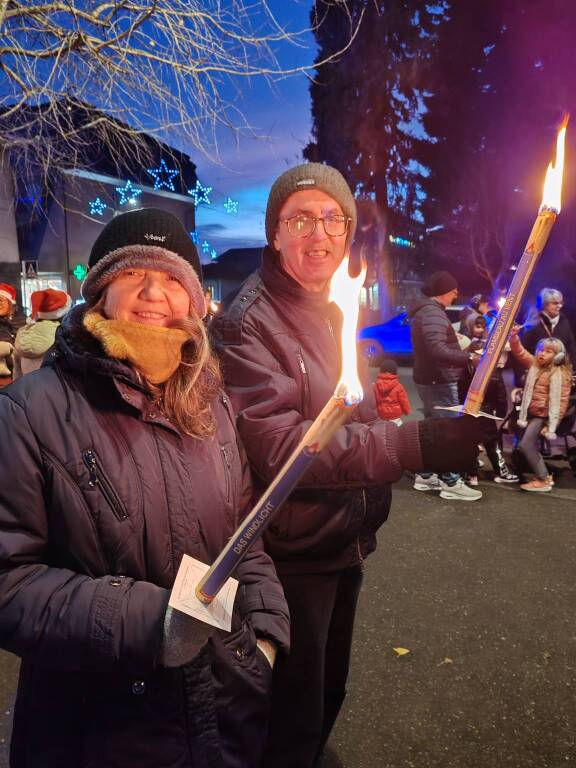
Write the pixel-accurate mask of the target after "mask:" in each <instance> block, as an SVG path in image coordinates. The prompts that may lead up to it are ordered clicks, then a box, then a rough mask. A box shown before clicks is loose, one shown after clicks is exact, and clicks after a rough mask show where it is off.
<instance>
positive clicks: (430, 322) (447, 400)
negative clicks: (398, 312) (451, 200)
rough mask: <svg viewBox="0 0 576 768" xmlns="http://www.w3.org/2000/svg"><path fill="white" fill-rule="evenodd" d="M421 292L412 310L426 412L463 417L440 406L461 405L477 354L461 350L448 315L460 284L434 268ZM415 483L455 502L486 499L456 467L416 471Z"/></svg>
mask: <svg viewBox="0 0 576 768" xmlns="http://www.w3.org/2000/svg"><path fill="white" fill-rule="evenodd" d="M422 293H423V294H424V295H423V297H422V299H420V300H419V301H417V302H416V303H415V304H414V305H413V306H412V307H411V309H410V311H409V315H410V317H411V318H412V325H411V329H410V335H411V338H412V348H413V350H414V368H413V372H412V375H413V378H414V383H415V384H416V389H417V390H418V394H419V395H420V398H421V400H422V403H423V404H424V416H425V417H429V416H430V417H433V416H436V417H453V416H458V414H457V413H455V412H453V411H445V410H441V407H442V406H448V407H449V406H454V405H458V403H459V398H458V379H459V378H460V376H461V375H462V373H463V371H464V368H465V367H466V365H467V363H468V361H469V360H470V359H472V358H474V357H475V356H474V355H469V354H468V353H467V352H464V351H463V350H461V349H460V345H459V344H458V338H457V336H456V332H455V331H454V328H453V327H452V324H451V323H450V319H449V318H448V315H447V314H446V307H449V306H450V305H451V304H452V302H453V301H454V300H455V299H456V297H457V296H458V284H457V282H456V279H455V278H454V277H453V276H452V275H451V274H450V273H449V272H435V273H434V274H433V275H431V276H430V277H429V278H428V280H427V281H426V283H425V285H424V287H423V288H422ZM468 469H470V470H473V469H474V467H468ZM427 470H429V468H427ZM414 488H415V490H417V491H429V490H439V491H440V496H441V497H442V498H443V499H452V500H454V501H477V500H478V499H481V498H482V491H479V490H478V489H477V488H470V487H468V486H467V485H466V484H465V483H464V481H463V479H462V477H461V476H460V475H459V474H458V473H457V472H444V473H442V474H441V475H440V477H438V475H436V474H435V473H433V472H430V471H426V472H420V473H418V474H417V475H416V479H415V481H414Z"/></svg>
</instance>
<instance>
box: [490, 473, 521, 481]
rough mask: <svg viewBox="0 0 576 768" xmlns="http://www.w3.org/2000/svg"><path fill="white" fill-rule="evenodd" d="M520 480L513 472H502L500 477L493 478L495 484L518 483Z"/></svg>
mask: <svg viewBox="0 0 576 768" xmlns="http://www.w3.org/2000/svg"><path fill="white" fill-rule="evenodd" d="M519 481H520V478H519V477H518V475H515V474H514V472H504V473H503V474H501V475H495V476H494V482H495V483H518V482H519Z"/></svg>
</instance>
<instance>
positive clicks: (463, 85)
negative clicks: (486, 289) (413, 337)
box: [424, 0, 576, 288]
mask: <svg viewBox="0 0 576 768" xmlns="http://www.w3.org/2000/svg"><path fill="white" fill-rule="evenodd" d="M447 17H448V18H447V19H446V22H445V23H444V24H443V26H442V28H441V30H440V34H439V40H438V45H437V48H436V51H435V56H434V64H433V67H431V69H430V78H431V79H430V90H431V91H432V92H433V94H434V96H433V98H432V99H431V101H430V110H429V112H428V113H427V114H426V115H425V117H424V124H425V126H426V128H427V130H428V131H429V132H430V133H432V134H433V135H434V136H435V137H436V139H437V142H436V143H435V144H434V145H433V146H432V147H428V148H427V150H428V157H427V158H426V160H425V162H426V165H427V166H428V167H429V168H430V170H431V174H430V178H429V183H428V188H427V191H428V198H427V200H426V202H425V215H426V220H427V222H428V225H429V227H432V226H433V225H436V226H441V227H442V229H441V230H437V231H435V232H434V234H432V235H431V237H430V239H429V250H430V253H431V256H432V257H433V258H434V259H435V260H436V261H439V260H444V261H445V262H446V263H447V264H448V265H449V264H450V263H451V262H452V263H454V262H462V263H463V264H466V265H469V266H473V267H474V272H475V273H476V275H477V276H478V275H479V276H481V277H482V278H484V279H485V280H486V281H487V283H488V284H490V285H497V286H500V287H502V288H506V287H507V285H508V283H509V280H510V277H511V272H510V267H511V266H513V265H514V262H515V261H516V260H517V259H518V257H519V255H520V253H521V251H522V248H523V246H524V244H525V241H526V237H527V235H528V232H529V229H530V225H531V221H532V220H533V218H534V216H535V214H536V211H537V209H538V205H539V203H540V199H541V191H542V181H543V178H544V172H545V169H546V166H547V163H548V162H549V160H550V159H552V156H553V150H554V141H555V136H556V130H557V127H558V124H559V122H560V120H561V117H562V113H563V112H564V111H565V110H570V109H571V108H572V109H573V108H574V106H575V105H574V101H575V97H574V95H573V89H572V87H571V86H572V84H571V80H572V75H571V73H572V72H573V71H574V64H575V63H576V58H575V52H574V46H573V44H572V43H571V41H573V40H574V34H575V33H576V11H575V9H574V5H573V4H572V3H570V2H569V1H568V0H551V1H550V0H530V1H528V0H483V2H482V3H470V2H466V0H451V2H450V8H449V10H448V13H447ZM564 218H565V217H564ZM476 279H478V277H477V278H476Z"/></svg>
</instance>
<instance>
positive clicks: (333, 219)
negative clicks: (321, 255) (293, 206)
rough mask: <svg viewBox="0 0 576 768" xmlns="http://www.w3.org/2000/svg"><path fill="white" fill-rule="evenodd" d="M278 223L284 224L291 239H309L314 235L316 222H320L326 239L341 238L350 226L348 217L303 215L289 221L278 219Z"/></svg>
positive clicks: (293, 217)
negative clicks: (326, 236)
mask: <svg viewBox="0 0 576 768" xmlns="http://www.w3.org/2000/svg"><path fill="white" fill-rule="evenodd" d="M278 221H279V222H280V223H282V224H286V226H287V227H288V232H289V233H290V235H292V237H310V235H312V234H314V230H315V229H316V223H317V222H318V221H321V222H322V226H323V227H324V232H325V233H326V234H327V235H328V237H342V235H345V234H346V232H347V231H348V225H349V224H350V218H349V217H348V216H338V215H333V216H306V215H304V214H303V213H298V214H296V216H291V217H290V218H289V219H278Z"/></svg>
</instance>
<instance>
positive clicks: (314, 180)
mask: <svg viewBox="0 0 576 768" xmlns="http://www.w3.org/2000/svg"><path fill="white" fill-rule="evenodd" d="M306 189H319V190H321V191H322V192H325V193H326V194H327V195H330V197H332V198H333V199H334V200H336V202H337V203H338V204H339V205H340V208H342V212H343V213H344V215H345V216H348V217H349V218H350V220H351V221H350V224H349V226H348V232H347V233H346V247H347V248H348V247H349V246H350V244H351V243H352V240H353V239H354V233H355V232H356V221H357V218H358V214H357V212H356V202H355V201H354V196H353V194H352V192H351V191H350V187H349V186H348V183H347V181H346V179H345V178H344V176H342V174H341V173H340V171H337V170H336V168H332V166H330V165H324V164H323V163H304V164H303V165H297V166H296V167H295V168H290V170H288V171H286V172H285V173H283V174H282V175H281V176H279V177H278V178H277V179H276V181H275V182H274V184H272V189H271V190H270V194H269V195H268V205H267V207H266V239H267V240H268V245H269V246H270V248H272V249H273V248H274V236H275V235H276V228H277V225H278V215H279V213H280V211H281V210H282V206H283V205H284V203H285V202H286V200H287V199H288V198H289V197H290V195H293V194H294V192H302V191H303V190H306Z"/></svg>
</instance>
